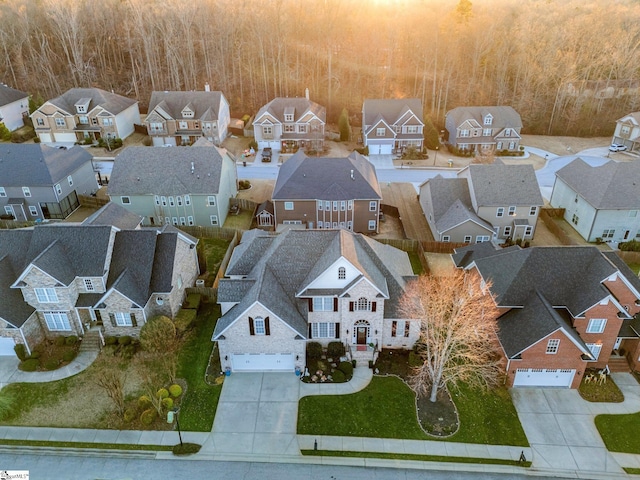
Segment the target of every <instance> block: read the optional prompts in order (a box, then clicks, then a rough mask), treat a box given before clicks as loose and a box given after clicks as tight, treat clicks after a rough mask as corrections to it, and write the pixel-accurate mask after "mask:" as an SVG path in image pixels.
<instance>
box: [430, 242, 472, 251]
mask: <svg viewBox="0 0 640 480" xmlns="http://www.w3.org/2000/svg"><path fill="white" fill-rule="evenodd" d="M468 245H469V244H468V243H457V242H421V246H422V248H423V249H424V251H425V252H430V253H449V254H451V253H453V251H454V249H456V248H460V247H466V246H468Z"/></svg>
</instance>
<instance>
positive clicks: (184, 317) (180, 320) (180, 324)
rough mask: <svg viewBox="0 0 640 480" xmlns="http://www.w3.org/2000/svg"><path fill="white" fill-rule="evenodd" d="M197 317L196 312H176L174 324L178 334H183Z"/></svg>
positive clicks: (184, 309) (185, 310) (181, 310)
mask: <svg viewBox="0 0 640 480" xmlns="http://www.w3.org/2000/svg"><path fill="white" fill-rule="evenodd" d="M197 316H198V311H197V310H187V309H186V308H181V309H180V310H178V314H177V315H176V319H175V322H174V323H175V327H176V330H177V331H178V333H184V332H185V331H187V330H188V329H189V327H190V326H191V324H192V323H193V322H194V321H195V319H196V317H197Z"/></svg>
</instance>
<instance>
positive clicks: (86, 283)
mask: <svg viewBox="0 0 640 480" xmlns="http://www.w3.org/2000/svg"><path fill="white" fill-rule="evenodd" d="M84 289H85V290H86V291H87V292H93V291H94V290H95V287H94V286H93V281H92V280H91V279H90V278H85V279H84Z"/></svg>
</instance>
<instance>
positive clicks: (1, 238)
mask: <svg viewBox="0 0 640 480" xmlns="http://www.w3.org/2000/svg"><path fill="white" fill-rule="evenodd" d="M114 210H120V212H117V211H114ZM118 213H119V214H118ZM115 217H119V218H118V219H117V220H116V221H115V222H110V221H109V222H108V220H112V219H114V218H115ZM108 223H111V224H108ZM113 223H116V224H117V225H119V226H118V227H116V226H114V225H113ZM139 223H140V218H139V217H137V216H135V215H131V214H129V213H128V212H126V211H123V209H122V208H121V207H118V206H116V205H107V206H105V207H104V210H102V211H100V212H98V214H96V215H94V216H92V217H90V218H89V219H88V220H87V221H85V223H83V224H68V225H61V224H57V225H54V224H48V225H38V226H36V227H34V228H33V229H30V230H1V231H0V354H2V355H13V354H14V352H13V347H14V345H15V344H16V343H23V344H24V345H25V347H26V349H27V351H30V350H31V349H32V348H33V347H34V346H35V345H36V344H37V343H38V342H39V341H40V340H41V339H43V338H51V337H55V336H56V335H78V336H82V335H83V334H84V333H85V332H86V331H87V329H88V328H92V327H94V326H95V327H98V328H100V330H102V332H104V334H106V335H131V336H134V337H135V336H137V335H138V334H139V332H140V328H141V327H142V325H144V323H145V322H146V320H147V319H148V318H150V317H152V316H154V315H158V314H163V315H167V316H170V317H173V316H174V315H175V314H176V313H177V311H178V309H179V308H180V306H181V303H182V300H183V297H184V289H185V288H186V287H187V286H190V285H192V284H193V282H194V281H195V278H196V276H197V275H198V261H197V256H196V250H195V245H196V242H197V240H195V239H194V238H192V237H190V236H188V235H185V234H184V233H182V232H180V231H179V230H177V229H175V228H174V227H172V226H165V227H164V228H162V229H159V230H156V229H141V228H139Z"/></svg>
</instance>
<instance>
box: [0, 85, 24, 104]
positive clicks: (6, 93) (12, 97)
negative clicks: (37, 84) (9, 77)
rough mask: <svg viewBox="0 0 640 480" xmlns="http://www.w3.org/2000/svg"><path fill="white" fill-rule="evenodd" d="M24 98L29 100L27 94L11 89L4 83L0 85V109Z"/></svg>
mask: <svg viewBox="0 0 640 480" xmlns="http://www.w3.org/2000/svg"><path fill="white" fill-rule="evenodd" d="M24 98H29V94H28V93H24V92H21V91H20V90H16V89H15V88H11V87H9V86H7V85H5V84H4V83H0V107H3V106H5V105H9V104H10V103H13V102H17V101H18V100H22V99H24Z"/></svg>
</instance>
